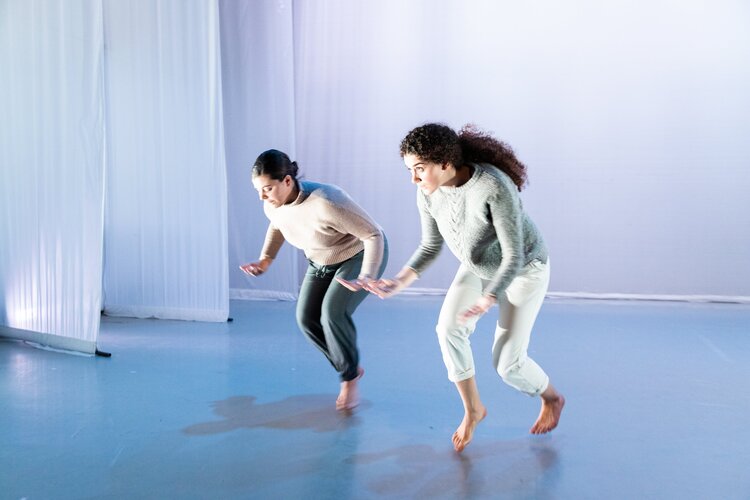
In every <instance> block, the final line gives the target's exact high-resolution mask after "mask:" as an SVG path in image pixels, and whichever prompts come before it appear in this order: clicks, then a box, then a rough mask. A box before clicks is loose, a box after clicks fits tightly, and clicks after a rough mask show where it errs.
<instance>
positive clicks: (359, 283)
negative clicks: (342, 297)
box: [336, 278, 372, 292]
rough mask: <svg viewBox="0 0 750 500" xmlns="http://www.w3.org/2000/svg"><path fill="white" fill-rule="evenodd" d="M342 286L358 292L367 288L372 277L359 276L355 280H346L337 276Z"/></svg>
mask: <svg viewBox="0 0 750 500" xmlns="http://www.w3.org/2000/svg"><path fill="white" fill-rule="evenodd" d="M336 281H338V282H339V283H340V284H341V286H343V287H345V288H347V289H349V290H351V291H352V292H358V291H360V290H362V289H363V288H365V286H367V284H368V283H370V282H371V281H372V279H370V278H357V279H355V280H345V279H344V278H336Z"/></svg>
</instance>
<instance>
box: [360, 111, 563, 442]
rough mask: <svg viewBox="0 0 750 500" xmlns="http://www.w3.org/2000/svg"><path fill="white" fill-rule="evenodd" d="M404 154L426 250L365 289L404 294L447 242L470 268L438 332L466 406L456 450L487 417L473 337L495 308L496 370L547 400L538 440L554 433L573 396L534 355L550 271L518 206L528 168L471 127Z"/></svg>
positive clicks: (421, 137) (422, 131)
mask: <svg viewBox="0 0 750 500" xmlns="http://www.w3.org/2000/svg"><path fill="white" fill-rule="evenodd" d="M400 152H401V156H402V158H403V159H404V163H405V164H406V168H407V169H408V170H409V173H410V174H411V180H412V182H413V183H414V184H416V185H417V186H418V188H419V189H418V190H417V206H418V207H419V213H420V218H421V225H422V238H421V243H420V245H419V247H418V248H417V250H416V251H415V252H414V254H413V255H412V257H411V259H409V261H408V262H407V264H406V265H405V266H404V268H403V269H401V271H400V272H399V273H398V274H397V275H396V276H395V277H394V278H393V279H380V280H378V281H375V282H371V283H369V284H368V285H367V287H366V288H367V289H368V290H369V291H370V292H372V293H374V294H376V295H378V296H379V297H381V298H386V297H390V296H392V295H394V294H396V293H398V292H399V291H400V290H402V289H404V288H406V287H408V286H409V285H410V284H411V283H412V282H413V281H414V280H416V279H417V277H418V276H419V275H421V274H422V273H423V272H424V270H425V269H426V268H427V266H428V265H429V264H430V263H432V262H433V261H434V260H435V258H436V257H437V255H438V253H439V252H440V249H441V248H442V246H443V243H444V242H445V243H446V244H447V245H448V247H449V248H450V250H451V251H452V252H453V254H454V255H455V256H456V257H457V258H458V260H459V261H460V263H461V265H460V267H459V269H458V272H457V273H456V276H455V278H454V279H453V283H452V284H451V286H450V288H449V289H448V293H447V294H446V296H445V300H444V302H443V306H442V308H441V310H440V316H439V318H438V323H437V327H436V331H437V335H438V341H439V343H440V350H441V352H442V355H443V361H444V363H445V366H446V368H447V369H448V378H449V379H450V380H451V381H452V382H454V383H455V384H456V388H457V389H458V393H459V395H460V396H461V400H462V402H463V405H464V418H463V421H462V422H461V424H460V425H459V427H458V429H457V430H456V432H455V433H454V434H453V446H454V447H455V449H456V451H459V452H460V451H462V450H463V449H464V447H466V445H467V444H469V442H470V441H471V439H472V436H473V434H474V429H475V428H476V426H477V424H478V423H479V422H480V421H482V420H483V419H484V418H485V416H486V415H487V409H486V408H485V407H484V405H483V404H482V401H481V399H480V397H479V391H478V389H477V385H476V381H475V379H474V360H473V356H472V352H471V346H470V342H469V336H470V335H471V333H472V332H473V331H474V328H475V325H476V322H477V320H478V319H479V318H480V317H481V316H482V315H483V314H484V313H486V312H487V311H488V310H489V309H490V308H491V307H492V306H493V305H494V304H496V303H497V304H499V308H500V318H499V321H498V322H497V326H496V329H495V340H494V343H493V347H492V359H493V363H494V366H495V368H496V370H497V372H498V374H499V375H500V376H501V377H502V379H503V380H504V381H505V382H506V383H507V384H508V385H510V386H511V387H514V388H516V389H517V390H519V391H521V392H523V393H525V394H528V395H530V396H540V397H541V412H540V414H539V418H538V419H537V420H536V422H535V423H534V425H533V426H532V427H531V429H530V432H531V433H533V434H543V433H546V432H549V431H551V430H552V429H554V428H555V427H556V426H557V424H558V422H559V420H560V413H561V412H562V409H563V406H564V405H565V398H563V396H562V395H561V394H560V393H559V392H557V391H556V390H555V388H554V387H553V386H552V384H550V381H549V377H548V376H547V374H545V372H544V371H543V370H542V369H541V367H539V365H537V364H536V363H535V362H534V361H533V360H532V359H531V358H529V357H528V356H527V349H528V345H529V338H530V336H531V329H532V326H533V325H534V321H535V320H536V317H537V314H538V312H539V309H540V308H541V305H542V302H543V300H544V296H545V294H546V292H547V287H548V285H549V273H550V265H549V258H548V255H547V247H546V245H545V243H544V240H543V239H542V236H541V234H540V233H539V231H538V230H537V228H536V226H535V225H534V223H533V222H532V221H531V219H530V218H529V217H528V216H527V215H526V213H525V212H524V211H523V207H522V204H521V200H520V198H519V191H520V190H521V189H522V188H523V186H524V184H525V183H526V167H525V166H524V165H523V163H521V162H520V161H519V160H518V159H517V158H516V156H515V154H514V153H513V150H512V149H511V148H510V147H509V146H507V145H506V144H504V143H502V142H500V141H498V140H497V139H495V138H494V137H492V136H491V135H489V134H487V133H485V132H482V131H480V130H478V129H476V128H474V127H472V126H466V127H464V128H463V129H461V130H460V131H459V132H458V133H456V132H455V131H454V130H453V129H451V128H450V127H448V126H446V125H443V124H438V123H429V124H426V125H422V126H420V127H417V128H415V129H413V130H412V131H410V132H409V133H408V134H407V135H406V137H405V138H404V139H403V141H402V142H401V151H400Z"/></svg>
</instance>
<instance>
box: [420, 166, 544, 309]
mask: <svg viewBox="0 0 750 500" xmlns="http://www.w3.org/2000/svg"><path fill="white" fill-rule="evenodd" d="M472 167H473V169H474V172H473V174H472V176H471V178H470V179H469V180H468V182H466V183H465V184H463V185H462V186H458V187H441V188H438V189H437V190H436V191H434V192H433V193H432V194H431V195H429V196H428V195H426V194H424V193H423V192H422V191H421V190H417V206H418V207H419V213H420V218H421V222H422V240H421V243H420V245H419V248H417V250H416V251H415V252H414V254H413V255H412V257H411V259H409V261H408V263H407V267H410V268H412V269H414V271H416V272H417V274H422V272H423V271H424V270H425V268H427V266H428V265H430V263H432V261H434V260H435V258H436V257H437V255H438V253H439V252H440V249H441V248H442V246H443V242H445V243H446V244H447V245H448V248H450V250H451V252H453V254H454V255H455V256H456V257H457V258H458V260H459V261H461V263H462V264H463V265H464V266H466V267H467V268H468V269H469V271H471V272H473V273H474V274H476V275H477V276H479V277H480V278H482V279H486V280H489V283H488V284H487V286H486V287H485V289H484V293H485V294H486V295H492V296H497V295H498V294H501V293H503V292H504V291H505V289H506V288H507V287H508V285H509V284H510V282H511V281H513V278H515V277H516V276H517V275H518V273H519V271H520V270H521V268H522V267H523V266H524V265H526V264H528V263H529V262H531V261H533V260H535V259H539V260H541V261H543V262H546V261H547V257H548V255H547V246H546V245H545V243H544V240H543V239H542V235H541V234H540V233H539V231H538V230H537V228H536V226H535V225H534V223H533V222H532V220H531V219H530V218H529V217H528V215H526V213H525V212H524V211H523V205H522V203H521V199H520V197H519V196H518V189H517V188H516V185H515V184H514V183H513V181H512V180H511V178H510V177H508V175H506V174H505V173H504V172H502V171H501V170H500V169H498V168H496V167H494V166H492V165H487V164H477V165H472Z"/></svg>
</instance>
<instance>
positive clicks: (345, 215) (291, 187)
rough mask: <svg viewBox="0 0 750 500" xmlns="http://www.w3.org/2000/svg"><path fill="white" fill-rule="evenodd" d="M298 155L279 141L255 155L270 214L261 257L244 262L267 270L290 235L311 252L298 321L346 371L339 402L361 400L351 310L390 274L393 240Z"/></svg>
mask: <svg viewBox="0 0 750 500" xmlns="http://www.w3.org/2000/svg"><path fill="white" fill-rule="evenodd" d="M297 170H298V168H297V162H295V161H291V160H290V159H289V156H287V154H286V153H283V152H281V151H278V150H276V149H269V150H268V151H265V152H264V153H262V154H261V155H260V156H258V159H257V160H255V164H254V165H253V170H252V181H253V186H254V187H255V189H256V190H257V191H258V196H259V197H260V199H261V200H262V201H263V202H264V203H263V210H264V212H265V214H266V216H267V217H268V219H269V220H270V224H269V226H268V231H267V232H266V240H265V243H264V244H263V249H262V250H261V253H260V259H259V260H258V261H257V262H253V263H250V264H244V265H242V266H240V269H242V271H244V272H245V273H246V274H249V275H251V276H258V275H260V274H263V273H264V272H266V270H267V269H268V267H269V266H270V265H271V263H272V262H273V260H274V258H275V257H276V254H277V253H278V252H279V249H280V248H281V245H282V244H283V243H284V241H288V242H289V243H291V244H292V245H293V246H295V247H297V248H301V249H302V250H304V252H305V256H306V257H307V259H308V266H307V272H306V273H305V277H304V279H303V280H302V286H301V288H300V292H299V299H298V301H297V324H298V325H299V328H300V329H301V330H302V332H303V333H304V334H305V336H306V337H307V339H308V340H309V341H310V342H311V343H312V344H313V345H314V346H315V347H317V348H318V349H319V350H320V351H321V352H322V353H323V354H324V355H325V357H326V358H327V359H328V361H329V362H330V363H331V365H333V367H334V369H335V370H336V371H337V372H338V373H339V377H340V379H341V390H340V392H339V395H338V398H337V399H336V409H338V410H343V411H351V410H353V409H354V408H355V407H356V406H357V404H358V402H359V397H358V390H357V381H358V380H359V379H360V378H361V377H362V374H363V373H364V371H363V370H362V368H361V367H360V366H359V351H358V349H357V328H356V326H355V324H354V321H353V320H352V315H353V314H354V311H355V310H356V309H357V307H358V306H359V305H360V304H361V303H362V301H363V300H364V299H365V298H366V297H367V295H368V293H367V292H366V291H365V290H363V286H364V285H365V284H367V283H368V282H370V281H372V280H374V279H377V278H379V277H380V276H381V275H382V274H383V270H384V269H385V265H386V262H387V261H388V243H387V241H386V238H385V234H384V233H383V230H382V229H381V228H380V226H379V225H378V224H376V223H375V221H373V220H372V218H371V217H370V216H369V215H368V214H367V212H365V211H364V210H363V209H362V208H361V207H360V206H359V205H357V204H356V203H355V202H354V201H353V200H352V199H351V198H350V197H349V195H347V194H346V193H345V192H344V191H343V190H342V189H341V188H339V187H337V186H334V185H332V184H322V183H318V182H311V181H303V180H300V179H298V178H297Z"/></svg>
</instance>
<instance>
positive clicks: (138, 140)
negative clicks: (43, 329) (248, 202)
mask: <svg viewBox="0 0 750 500" xmlns="http://www.w3.org/2000/svg"><path fill="white" fill-rule="evenodd" d="M104 27H105V46H106V68H105V82H106V95H107V124H106V127H107V191H106V208H105V218H106V221H105V231H104V242H105V246H104V248H105V259H104V311H105V313H107V314H110V315H124V316H136V317H156V318H171V319H183V320H202V321H225V320H226V319H227V316H228V311H229V299H228V283H227V279H228V270H227V224H226V219H227V198H226V192H227V187H226V171H225V159H224V131H223V117H222V102H221V101H222V96H221V57H220V38H219V8H218V3H217V2H216V1H205V2H204V1H201V2H183V1H180V0H172V1H159V2H153V1H151V0H133V1H127V2H122V1H115V0H112V1H105V2H104Z"/></svg>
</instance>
